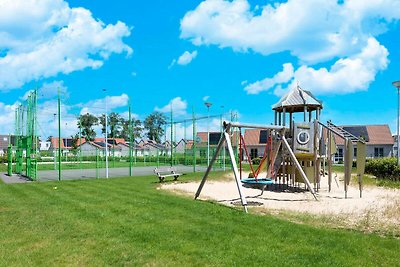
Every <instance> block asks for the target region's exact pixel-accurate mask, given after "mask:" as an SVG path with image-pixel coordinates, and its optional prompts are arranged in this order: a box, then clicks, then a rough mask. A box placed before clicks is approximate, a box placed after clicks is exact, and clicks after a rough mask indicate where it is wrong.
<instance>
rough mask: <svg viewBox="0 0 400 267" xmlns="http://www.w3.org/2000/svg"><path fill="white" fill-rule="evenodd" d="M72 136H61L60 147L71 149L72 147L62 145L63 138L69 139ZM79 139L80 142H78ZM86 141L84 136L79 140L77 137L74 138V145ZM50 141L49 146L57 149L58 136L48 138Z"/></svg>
mask: <svg viewBox="0 0 400 267" xmlns="http://www.w3.org/2000/svg"><path fill="white" fill-rule="evenodd" d="M71 139H72V138H63V137H61V148H65V149H72V147H67V146H65V145H64V140H71ZM79 141H80V142H79ZM85 142H86V139H85V138H83V137H82V138H81V139H80V140H79V138H78V139H77V140H76V145H77V146H79V145H80V144H83V143H85ZM50 143H51V146H52V147H53V148H54V149H58V137H52V138H51V139H50Z"/></svg>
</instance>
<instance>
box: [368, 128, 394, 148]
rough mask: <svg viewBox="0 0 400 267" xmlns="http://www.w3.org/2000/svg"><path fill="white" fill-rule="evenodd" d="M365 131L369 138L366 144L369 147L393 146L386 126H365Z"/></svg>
mask: <svg viewBox="0 0 400 267" xmlns="http://www.w3.org/2000/svg"><path fill="white" fill-rule="evenodd" d="M367 131H368V136H369V142H368V144H371V145H388V144H390V145H393V144H394V139H393V136H392V133H391V132H390V128H389V126H388V125H387V124H385V125H367Z"/></svg>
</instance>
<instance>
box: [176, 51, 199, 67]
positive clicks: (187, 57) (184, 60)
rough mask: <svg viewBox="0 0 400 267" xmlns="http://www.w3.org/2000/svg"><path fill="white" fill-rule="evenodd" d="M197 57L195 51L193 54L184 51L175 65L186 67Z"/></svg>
mask: <svg viewBox="0 0 400 267" xmlns="http://www.w3.org/2000/svg"><path fill="white" fill-rule="evenodd" d="M196 57H197V51H196V50H195V51H193V52H189V51H185V52H184V53H183V54H182V55H181V56H180V57H179V58H178V61H177V63H178V64H179V65H187V64H189V63H190V62H192V60H193V59H195V58H196Z"/></svg>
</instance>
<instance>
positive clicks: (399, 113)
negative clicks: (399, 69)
mask: <svg viewBox="0 0 400 267" xmlns="http://www.w3.org/2000/svg"><path fill="white" fill-rule="evenodd" d="M392 85H393V86H394V87H396V88H397V136H396V139H397V165H398V166H399V165H400V157H399V152H400V151H399V117H400V81H395V82H392Z"/></svg>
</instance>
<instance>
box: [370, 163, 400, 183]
mask: <svg viewBox="0 0 400 267" xmlns="http://www.w3.org/2000/svg"><path fill="white" fill-rule="evenodd" d="M365 172H366V173H368V174H372V175H374V176H376V177H377V178H378V179H387V180H391V181H400V167H399V166H397V159H396V158H380V159H368V160H367V162H366V165H365Z"/></svg>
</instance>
